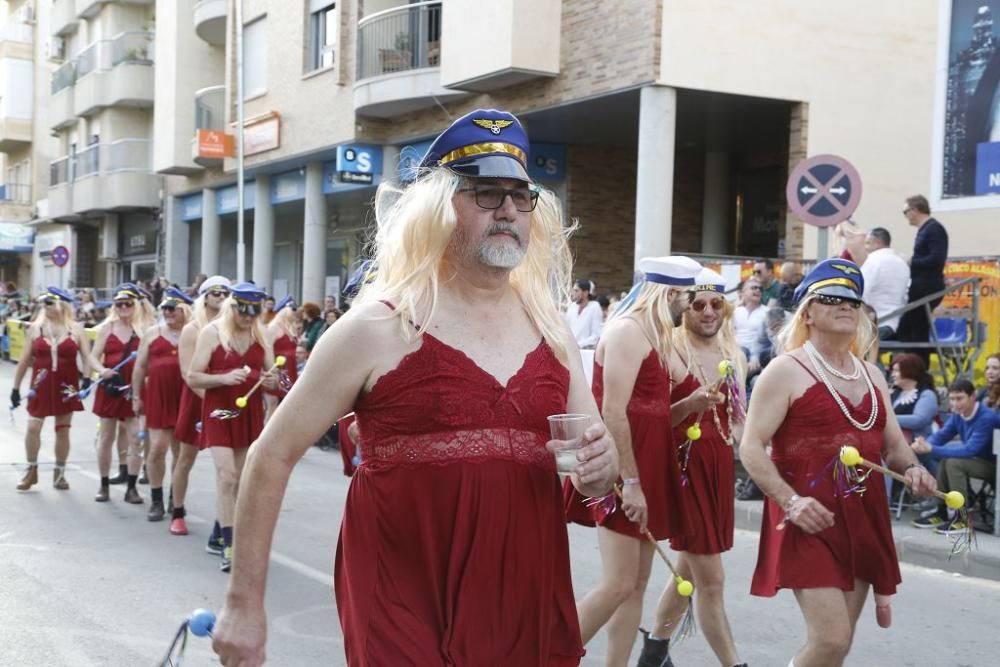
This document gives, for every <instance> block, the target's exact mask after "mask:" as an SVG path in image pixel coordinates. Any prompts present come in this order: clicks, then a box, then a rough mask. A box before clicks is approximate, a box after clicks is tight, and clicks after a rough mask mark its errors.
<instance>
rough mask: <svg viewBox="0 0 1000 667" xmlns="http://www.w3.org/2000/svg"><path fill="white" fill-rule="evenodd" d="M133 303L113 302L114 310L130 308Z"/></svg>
mask: <svg viewBox="0 0 1000 667" xmlns="http://www.w3.org/2000/svg"><path fill="white" fill-rule="evenodd" d="M133 306H135V301H115V308H132V307H133Z"/></svg>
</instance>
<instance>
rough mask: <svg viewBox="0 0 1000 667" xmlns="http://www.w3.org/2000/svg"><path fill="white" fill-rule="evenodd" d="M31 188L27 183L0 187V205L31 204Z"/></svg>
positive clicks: (5, 184) (6, 184) (8, 184)
mask: <svg viewBox="0 0 1000 667" xmlns="http://www.w3.org/2000/svg"><path fill="white" fill-rule="evenodd" d="M31 203H32V200H31V186H30V185H29V184H27V183H4V184H3V185H0V204H31Z"/></svg>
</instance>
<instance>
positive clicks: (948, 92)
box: [937, 0, 1000, 201]
mask: <svg viewBox="0 0 1000 667" xmlns="http://www.w3.org/2000/svg"><path fill="white" fill-rule="evenodd" d="M942 2H943V3H944V6H943V8H942V9H943V12H942V17H944V18H945V19H946V20H945V21H944V25H943V28H944V30H943V33H942V36H943V37H944V39H945V41H946V45H945V48H944V49H943V53H942V55H943V56H944V57H945V58H946V60H947V62H946V63H942V65H943V67H941V68H939V71H940V72H942V73H943V74H944V77H945V80H944V85H943V90H942V86H941V83H940V82H939V86H938V89H939V95H943V100H941V99H940V98H939V100H938V105H939V115H940V112H941V111H943V117H942V118H941V119H940V121H939V122H941V123H943V128H939V131H938V135H937V136H938V137H940V140H941V145H940V146H939V147H938V150H939V151H940V174H939V176H940V184H939V188H940V196H941V199H942V201H944V200H949V199H958V198H967V197H981V196H984V195H993V194H1000V25H998V24H997V22H998V21H1000V0H942Z"/></svg>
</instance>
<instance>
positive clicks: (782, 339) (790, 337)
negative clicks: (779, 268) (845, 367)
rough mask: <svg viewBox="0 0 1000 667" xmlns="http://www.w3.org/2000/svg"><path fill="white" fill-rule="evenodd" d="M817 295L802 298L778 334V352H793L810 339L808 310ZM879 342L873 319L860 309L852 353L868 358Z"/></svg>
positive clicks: (852, 340)
mask: <svg viewBox="0 0 1000 667" xmlns="http://www.w3.org/2000/svg"><path fill="white" fill-rule="evenodd" d="M815 296H816V295H811V296H809V297H806V298H804V299H803V300H802V302H801V303H800V304H799V306H798V308H796V310H795V314H794V315H793V316H792V317H791V318H790V319H789V320H788V322H786V323H785V326H784V327H783V328H782V329H781V333H780V334H778V343H779V346H780V349H779V350H778V352H791V351H792V350H796V349H798V348H800V347H802V346H803V345H805V344H806V341H807V340H809V325H807V324H806V310H807V309H808V308H809V304H810V303H811V302H812V301H813V299H814V298H815ZM877 344H878V330H877V329H876V328H875V325H874V324H872V321H871V320H870V319H869V318H868V316H867V315H865V314H864V313H863V312H861V310H860V309H858V329H857V331H856V332H855V334H854V338H852V339H851V353H852V354H853V355H854V356H856V357H858V358H859V359H866V358H867V356H868V354H869V352H870V351H871V348H872V346H874V345H877Z"/></svg>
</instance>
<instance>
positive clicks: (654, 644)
mask: <svg viewBox="0 0 1000 667" xmlns="http://www.w3.org/2000/svg"><path fill="white" fill-rule="evenodd" d="M695 280H696V284H695V286H694V287H692V288H691V291H690V295H691V307H690V309H688V310H687V312H685V313H684V326H683V327H678V328H676V329H674V349H675V350H676V351H677V353H678V354H679V355H680V357H681V360H682V361H683V363H684V365H685V373H686V376H685V377H684V380H683V381H682V382H680V383H679V384H677V385H676V386H674V388H673V390H672V391H671V394H670V396H671V401H672V402H673V404H672V405H671V407H670V413H671V421H672V422H673V423H674V424H675V425H676V426H675V427H674V442H675V443H677V444H678V445H680V444H681V443H684V445H686V446H683V449H682V450H681V451H679V456H680V457H681V458H680V464H681V475H682V484H681V498H682V502H681V507H682V509H683V511H684V514H685V516H686V517H687V526H688V527H689V529H690V533H689V534H687V535H679V536H677V537H672V538H671V539H670V547H671V548H672V549H674V550H675V551H679V552H680V556H679V557H678V559H677V570H678V572H680V574H681V576H683V577H684V578H685V579H689V580H691V581H692V582H693V583H694V590H695V596H696V598H695V605H694V609H695V614H696V616H697V619H698V625H699V627H700V629H701V631H702V634H704V635H705V639H706V640H707V641H708V644H709V646H711V647H712V650H713V651H714V652H715V656H716V658H718V659H719V664H721V665H724V667H730V666H732V665H737V664H740V659H739V655H738V654H737V652H736V644H735V642H734V641H733V633H732V630H731V628H730V626H729V619H728V618H727V617H726V610H725V606H724V604H723V583H724V581H725V573H724V572H723V568H722V557H721V555H720V554H722V553H723V552H724V551H729V550H730V549H731V548H732V546H733V504H734V498H733V495H734V491H735V482H736V480H735V475H734V462H733V447H734V446H735V445H736V443H737V442H738V441H739V435H740V431H741V429H742V423H740V422H741V417H742V416H743V415H744V414H745V410H746V408H745V405H744V398H743V396H742V392H741V390H740V388H742V387H744V386H745V382H746V359H745V357H744V356H743V352H742V351H741V350H740V346H739V345H738V344H737V342H736V334H735V332H734V331H733V324H732V318H733V305H732V304H731V303H729V302H728V301H727V300H726V296H725V292H726V281H725V279H724V278H723V277H722V276H721V275H719V274H718V273H716V272H715V271H712V270H711V269H702V271H701V273H700V274H698V277H697V278H696V279H695ZM723 362H728V364H730V365H731V368H732V371H731V372H730V373H728V374H727V375H726V376H725V377H724V376H723V375H722V374H721V373H720V363H723ZM727 380H728V381H727ZM734 388H735V390H734ZM695 422H697V423H698V429H699V430H700V436H699V437H697V438H695V439H693V440H691V439H689V437H688V429H690V428H692V427H693V426H694V424H695ZM671 583H672V584H673V582H671ZM687 606H688V599H687V598H685V597H682V596H680V595H678V594H677V586H676V585H668V586H666V587H665V588H664V590H663V594H662V595H661V596H660V602H659V604H658V605H657V608H656V623H655V625H654V626H653V629H652V631H651V632H650V633H645V632H644V633H643V635H644V639H643V649H642V655H641V657H640V658H639V662H638V665H639V666H640V667H654V666H655V667H660V666H661V665H663V664H671V663H670V662H669V642H670V635H671V631H672V628H673V626H674V624H675V623H676V622H677V621H678V619H680V618H681V617H682V616H683V614H684V612H685V610H686V609H687Z"/></svg>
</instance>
